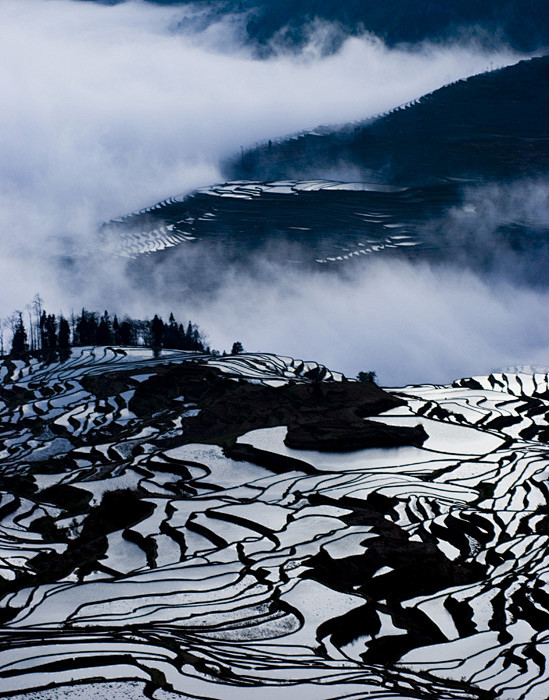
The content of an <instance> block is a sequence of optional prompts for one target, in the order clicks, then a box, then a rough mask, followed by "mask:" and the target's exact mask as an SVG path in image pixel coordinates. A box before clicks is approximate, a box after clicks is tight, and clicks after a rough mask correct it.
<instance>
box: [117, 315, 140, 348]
mask: <svg viewBox="0 0 549 700" xmlns="http://www.w3.org/2000/svg"><path fill="white" fill-rule="evenodd" d="M118 335H119V338H120V340H119V341H118V342H119V344H120V345H135V344H136V338H135V335H134V331H133V326H132V323H131V322H130V321H128V320H127V319H125V320H124V321H122V323H121V324H120V330H119V332H118Z"/></svg>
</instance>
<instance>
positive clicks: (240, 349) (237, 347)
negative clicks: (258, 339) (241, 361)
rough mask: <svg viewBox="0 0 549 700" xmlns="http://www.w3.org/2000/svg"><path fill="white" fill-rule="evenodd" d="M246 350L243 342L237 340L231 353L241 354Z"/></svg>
mask: <svg viewBox="0 0 549 700" xmlns="http://www.w3.org/2000/svg"><path fill="white" fill-rule="evenodd" d="M243 352H244V348H243V347H242V343H241V342H240V341H239V340H237V341H236V342H235V343H233V347H232V350H231V355H240V353H243Z"/></svg>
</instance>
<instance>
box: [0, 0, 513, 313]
mask: <svg viewBox="0 0 549 700" xmlns="http://www.w3.org/2000/svg"><path fill="white" fill-rule="evenodd" d="M197 12H198V11H197V10H196V9H195V6H191V5H190V6H188V7H185V6H175V7H174V6H172V7H158V6H155V5H150V4H146V3H139V2H127V3H124V4H120V5H116V6H108V5H102V4H97V3H87V2H74V1H71V0H2V3H1V5H0V13H1V21H0V90H1V93H2V103H3V109H2V113H1V116H0V192H1V193H2V194H1V195H0V211H1V212H2V213H1V214H0V231H1V233H0V256H1V257H2V259H3V263H2V266H1V267H2V270H1V271H2V272H3V273H4V274H3V295H2V308H1V309H0V314H5V313H7V312H8V311H9V310H11V309H12V308H13V307H17V306H21V305H22V304H23V303H24V302H25V301H26V297H25V294H27V295H28V292H26V289H27V288H28V284H29V280H32V283H33V287H39V288H40V290H41V293H42V295H43V296H45V297H46V298H50V299H51V302H52V304H53V303H55V304H61V303H62V301H63V289H59V288H58V286H57V282H56V281H57V278H58V276H59V275H58V273H57V268H56V265H57V263H58V261H59V258H63V257H64V256H66V254H67V253H68V254H69V255H72V254H73V253H75V252H76V253H78V252H79V253H80V254H82V255H84V256H86V255H87V251H88V249H93V248H94V246H95V233H96V229H97V226H98V225H99V223H100V222H101V221H103V220H107V219H109V218H111V217H113V216H118V215H121V214H124V213H126V212H128V211H131V210H133V209H136V208H140V207H142V206H146V205H149V204H151V203H153V202H154V201H156V200H159V199H161V198H164V197H166V196H169V195H171V194H178V193H182V192H186V191H189V190H191V189H193V188H194V187H196V186H200V185H206V184H211V183H212V182H215V181H216V180H218V179H219V177H220V175H219V171H218V163H219V159H220V158H221V157H223V156H226V155H227V154H229V153H231V152H235V151H238V149H239V147H240V146H241V145H242V146H244V147H247V146H249V145H251V144H253V143H254V142H256V141H258V140H263V139H267V138H275V137H277V136H282V135H284V134H286V133H288V132H293V131H296V130H300V129H307V128H312V127H314V126H315V125H317V124H319V123H332V122H342V121H347V120H355V119H360V118H363V117H365V116H368V115H373V114H376V113H378V112H381V111H383V110H386V109H389V108H391V107H393V106H395V105H397V104H399V103H402V102H405V101H407V100H409V99H412V98H415V97H418V96H420V95H421V94H423V93H425V92H428V91H430V90H432V89H434V88H436V87H439V86H440V85H442V84H444V83H447V82H448V81H451V80H454V79H456V78H460V77H463V76H465V75H469V74H472V73H476V72H478V71H482V70H484V69H485V68H487V67H488V66H489V65H490V64H494V65H500V64H506V63H512V62H514V61H516V60H517V59H518V56H516V55H515V54H513V53H511V52H508V51H504V50H502V51H499V52H494V53H492V54H487V53H485V52H483V51H481V50H480V49H478V48H476V47H475V46H474V45H472V44H470V45H466V44H462V45H459V46H458V45H453V46H434V45H427V44H425V45H423V46H421V47H419V48H417V47H416V48H415V49H414V50H410V51H406V50H403V49H388V48H387V47H385V46H384V45H383V44H382V43H381V42H380V41H379V40H376V39H373V38H371V37H368V36H365V37H362V38H348V39H347V40H345V41H343V43H342V46H341V49H340V50H339V51H338V52H337V53H336V54H334V55H331V56H323V55H322V51H320V50H318V46H319V45H320V44H321V43H322V42H323V41H324V39H325V35H326V32H327V29H326V27H325V26H323V27H320V28H318V27H317V28H316V30H314V28H313V29H312V30H311V38H310V42H309V44H308V45H307V46H306V47H305V48H304V50H303V51H302V52H301V53H299V54H297V55H287V54H284V53H280V52H279V53H276V52H275V53H274V54H273V55H272V56H271V57H270V58H268V59H266V60H258V59H257V58H256V57H254V55H253V54H252V53H251V50H250V49H248V48H246V47H245V46H244V44H243V43H239V32H238V25H237V24H234V23H231V20H230V18H222V19H220V21H219V22H218V23H214V24H210V25H208V26H203V27H201V25H200V22H196V21H194V20H193V21H191V22H190V23H187V25H185V23H184V22H183V24H184V25H185V26H187V29H186V30H185V31H180V30H178V29H177V28H178V27H180V26H181V22H182V20H184V18H185V17H187V18H191V20H192V19H193V18H195V19H196V15H197ZM189 27H191V29H189ZM315 31H316V33H315ZM23 279H24V280H25V284H23V282H22V280H23ZM97 282H98V285H99V284H100V282H101V280H98V281H97ZM88 283H89V282H88V280H85V281H84V280H83V285H85V284H88ZM71 301H72V303H75V304H78V299H73V300H71ZM107 302H108V299H106V300H105V303H107Z"/></svg>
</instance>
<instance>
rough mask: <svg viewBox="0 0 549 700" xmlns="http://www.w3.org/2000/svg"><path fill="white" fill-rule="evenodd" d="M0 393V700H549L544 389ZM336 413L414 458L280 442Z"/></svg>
mask: <svg viewBox="0 0 549 700" xmlns="http://www.w3.org/2000/svg"><path fill="white" fill-rule="evenodd" d="M1 380H2V384H1V387H0V395H1V399H2V412H1V421H2V423H1V431H2V432H1V436H0V437H1V440H2V474H1V477H0V488H1V493H2V500H1V502H0V516H1V525H0V527H1V529H0V533H1V534H0V538H1V539H0V547H1V553H0V576H1V580H0V594H1V596H2V602H1V606H2V607H1V610H0V615H1V631H0V696H2V697H4V696H15V697H20V698H29V699H30V698H40V699H45V698H48V699H49V698H52V699H53V698H94V697H97V698H100V697H107V696H108V697H110V698H113V699H115V698H128V697H129V698H141V697H150V698H155V699H157V700H161V699H162V700H168V699H171V698H174V699H175V698H177V697H183V698H204V697H206V698H219V699H221V698H247V697H250V698H254V700H255V698H269V699H271V698H278V697H281V698H282V697H285V698H288V697H291V698H297V697H300V698H311V700H312V699H315V700H317V699H319V698H326V699H328V698H363V697H373V698H375V697H378V698H448V699H453V698H460V699H465V698H490V697H498V698H507V699H509V700H517V699H518V698H528V699H529V700H534V699H540V700H541V699H542V698H545V697H546V696H547V688H549V673H548V670H547V667H546V658H547V654H548V652H549V633H548V632H547V628H548V622H549V590H548V567H549V562H548V560H547V545H548V542H549V538H548V535H549V489H548V484H547V478H548V475H549V461H548V459H547V444H546V441H547V439H548V438H549V424H548V422H547V417H548V416H549V377H548V375H547V374H544V373H528V372H527V371H517V372H516V373H509V374H498V375H490V376H489V377H476V378H474V379H468V380H461V381H458V382H455V383H454V384H453V385H451V386H408V387H405V388H403V389H399V390H398V391H394V392H390V393H385V392H383V391H381V390H379V389H377V388H376V387H372V388H371V389H369V388H368V387H365V385H360V384H358V383H355V382H350V381H347V380H345V379H344V378H343V377H342V375H339V374H337V373H332V372H330V371H328V370H327V369H326V368H324V367H322V366H319V365H316V364H315V363H303V362H300V361H296V360H292V359H290V358H286V357H277V356H273V355H257V354H256V355H242V356H237V357H226V358H215V357H212V356H203V355H193V354H191V353H185V352H182V351H164V352H163V353H162V355H161V356H160V357H159V358H155V357H153V355H152V353H151V351H150V350H145V349H143V350H141V349H137V348H133V349H132V348H125V349H122V348H106V349H105V348H103V349H99V348H97V349H93V348H81V349H74V350H73V353H72V356H71V357H70V358H69V359H68V360H66V361H65V362H62V363H53V364H49V365H45V364H44V365H42V364H39V363H38V362H36V361H32V362H31V363H30V364H25V363H24V362H22V361H15V362H5V363H4V364H3V365H2V369H1ZM265 396H266V397H267V400H266V401H265V399H264V397H265ZM326 402H327V403H326ZM269 405H270V406H271V407H274V408H272V410H271V412H270V413H269V411H268V410H267V408H268V406H269ZM242 406H244V409H245V410H242ZM330 406H331V408H330ZM296 407H297V413H296ZM318 407H321V408H322V411H323V415H322V417H321V418H320V419H319V417H318V413H319V408H318ZM342 411H343V412H344V411H346V412H347V413H345V414H344V413H342ZM359 414H360V415H363V416H369V417H367V418H366V419H364V418H360V416H359ZM375 414H377V415H375ZM216 415H217V416H218V420H216V419H215V416H216ZM296 415H297V416H298V418H296ZM343 415H345V416H347V419H348V420H350V422H351V423H353V422H356V421H364V420H365V421H367V422H368V423H369V424H371V423H377V424H379V425H380V426H381V424H385V425H388V426H392V428H393V429H394V432H393V433H391V435H392V437H391V438H390V439H391V440H393V441H395V440H396V443H395V444H397V443H398V439H400V438H397V437H395V436H398V435H400V437H402V436H404V437H403V438H402V441H403V442H404V443H409V444H407V445H406V444H405V446H401V447H372V448H369V449H361V450H355V451H351V452H348V451H347V452H345V451H344V452H330V451H326V449H325V446H323V445H322V444H321V443H322V441H321V440H320V441H319V443H318V444H319V450H311V449H295V448H290V447H288V446H287V445H286V444H285V442H284V439H285V436H286V433H287V432H288V434H290V433H291V432H292V430H295V426H294V427H292V425H293V423H292V421H294V422H295V420H298V422H299V421H303V420H304V421H305V425H312V424H313V423H314V424H315V425H316V426H317V427H318V425H319V424H322V426H324V428H323V429H325V430H327V431H328V432H329V431H330V430H331V431H332V433H333V432H337V429H339V428H338V426H339V427H341V418H342V416H343ZM299 416H305V418H303V419H302V418H299ZM324 419H326V420H328V422H330V421H331V423H330V426H329V428H326V425H327V423H326V420H324ZM347 419H345V420H347ZM319 420H320V423H319V422H318V421H319ZM284 421H286V422H287V423H289V424H290V428H288V427H287V426H286V425H284V424H283V423H284ZM315 421H317V423H315ZM418 424H421V425H422V426H423V428H424V430H425V433H426V436H428V437H426V436H425V434H423V433H422V434H423V437H421V436H420V438H419V439H417V433H414V432H413V429H414V426H417V425H418ZM255 425H257V426H263V427H256V428H254V429H251V430H250V428H253V426H255ZM300 425H301V423H300ZM410 428H412V432H406V429H410ZM380 429H381V428H380ZM382 429H383V430H389V431H390V430H391V429H390V428H387V429H386V428H382ZM421 432H422V431H421ZM372 434H375V430H374V433H372ZM48 688H49V689H48Z"/></svg>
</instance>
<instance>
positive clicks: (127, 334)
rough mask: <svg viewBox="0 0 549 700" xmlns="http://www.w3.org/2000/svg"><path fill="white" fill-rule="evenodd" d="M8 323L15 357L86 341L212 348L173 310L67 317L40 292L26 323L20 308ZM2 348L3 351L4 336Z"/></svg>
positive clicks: (62, 349)
mask: <svg viewBox="0 0 549 700" xmlns="http://www.w3.org/2000/svg"><path fill="white" fill-rule="evenodd" d="M8 327H9V328H10V329H11V333H12V341H11V351H10V356H12V357H22V356H24V355H25V354H27V353H29V352H31V353H33V352H40V353H43V354H48V353H55V352H57V351H60V352H62V351H67V350H68V349H69V348H71V347H78V346H83V345H105V346H106V345H130V346H131V345H134V346H143V345H144V346H149V347H152V348H158V349H160V348H174V349H179V350H196V351H199V352H210V348H209V347H208V346H207V341H206V338H205V336H204V335H203V334H202V333H201V331H200V329H199V327H198V326H197V325H195V324H193V323H192V322H191V321H189V322H188V323H187V324H186V325H184V324H182V323H178V322H177V321H176V319H175V317H174V315H173V313H172V314H170V317H169V319H168V322H167V323H165V322H164V321H163V320H162V318H161V317H160V316H158V315H156V314H155V316H154V318H153V319H152V320H149V319H146V320H141V319H134V318H131V317H130V316H127V315H126V316H124V317H123V318H122V319H121V320H119V318H118V316H116V315H114V316H113V317H111V315H110V314H109V312H108V311H105V312H104V313H103V314H102V315H100V314H99V313H97V312H95V311H88V310H87V309H82V312H81V313H80V314H79V315H77V316H76V315H75V314H71V316H70V318H68V319H67V318H65V317H64V316H63V315H60V316H58V317H57V318H56V316H55V315H54V314H49V313H47V311H46V310H45V309H44V308H43V302H42V300H41V299H40V297H39V296H38V295H36V297H35V298H34V300H33V304H32V306H31V309H30V310H29V313H28V323H27V325H26V324H25V319H24V316H23V312H20V311H17V312H15V313H14V314H12V316H11V317H10V318H9V319H8ZM235 345H236V344H235ZM240 347H241V346H240ZM0 351H1V353H2V354H4V347H3V337H2V339H1V347H0Z"/></svg>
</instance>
